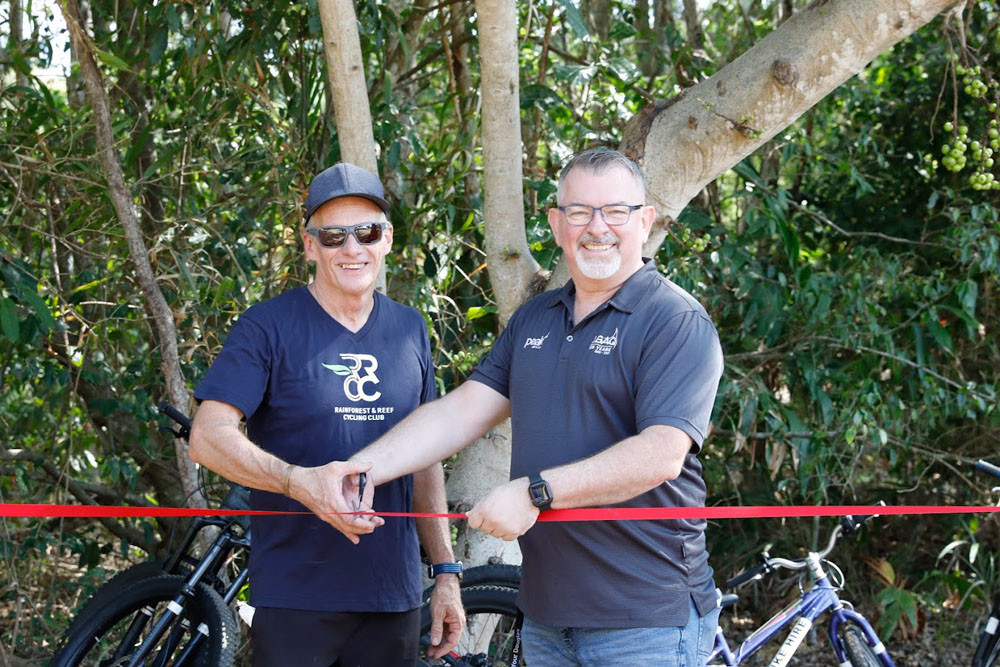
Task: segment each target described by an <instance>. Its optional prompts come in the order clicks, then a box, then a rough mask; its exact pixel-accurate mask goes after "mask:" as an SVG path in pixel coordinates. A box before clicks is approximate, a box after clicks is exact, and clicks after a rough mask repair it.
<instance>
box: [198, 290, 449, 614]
mask: <svg viewBox="0 0 1000 667" xmlns="http://www.w3.org/2000/svg"><path fill="white" fill-rule="evenodd" d="M435 395H436V390H435V385H434V368H433V365H432V362H431V355H430V342H429V339H428V335H427V324H426V322H425V321H424V318H423V317H422V316H421V315H420V314H419V313H418V312H417V311H415V310H413V309H412V308H408V307H406V306H403V305H400V304H398V303H396V302H394V301H392V300H391V299H389V298H388V297H386V296H384V295H382V294H380V293H378V292H376V293H375V305H374V308H373V309H372V312H371V315H370V316H369V318H368V322H367V323H365V325H364V327H363V328H362V329H361V330H360V331H358V332H357V333H353V332H351V331H349V330H348V329H346V328H345V327H343V326H342V325H341V324H340V323H339V322H337V321H336V320H335V319H333V318H332V317H330V315H328V314H327V313H326V311H325V310H323V308H322V307H321V306H320V305H319V303H317V302H316V300H315V299H314V298H313V296H312V294H311V293H310V292H309V290H308V288H306V287H299V288H296V289H293V290H291V291H288V292H285V293H284V294H281V295H279V296H277V297H275V298H273V299H271V300H269V301H266V302H264V303H261V304H258V305H255V306H253V307H252V308H250V309H249V310H247V311H246V313H244V314H243V316H242V317H241V318H240V319H239V321H238V322H237V323H236V325H235V326H234V327H233V330H232V332H231V333H230V334H229V337H228V338H227V339H226V343H225V345H224V346H223V348H222V351H221V352H220V353H219V356H218V357H217V358H216V360H215V363H213V364H212V367H211V368H210V369H209V371H208V373H207V374H206V375H205V378H204V380H202V382H201V384H200V385H199V386H198V389H197V391H195V398H197V399H198V400H199V401H204V400H213V401H221V402H224V403H228V404H230V405H233V406H235V407H236V408H238V409H239V410H240V411H242V412H243V414H244V416H245V417H246V419H247V435H248V436H249V438H250V440H251V441H253V442H254V443H255V444H257V445H258V446H259V447H261V448H262V449H264V450H266V451H268V452H271V453H272V454H274V455H275V456H278V457H279V458H281V459H283V460H285V461H288V462H290V463H294V464H296V465H300V466H317V465H322V464H324V463H329V462H330V461H334V460H339V461H343V460H346V459H347V458H349V457H350V456H351V455H352V454H354V453H356V452H357V451H358V450H360V449H362V448H363V447H364V446H365V445H367V444H369V443H370V442H371V441H373V440H375V439H376V438H378V437H379V436H381V435H382V434H383V433H385V432H386V431H387V430H389V429H390V428H391V427H392V426H394V425H395V424H396V423H397V422H399V421H400V420H402V419H403V418H404V417H405V416H406V415H407V414H409V413H410V412H411V411H412V410H414V409H415V408H416V407H417V406H418V405H420V404H421V403H424V402H426V401H429V400H433V399H434V397H435ZM412 500H413V479H412V477H409V476H407V477H403V478H400V479H397V480H395V481H393V482H390V483H388V484H384V485H382V486H379V487H378V490H377V491H376V493H375V510H376V511H384V512H408V511H411V507H412ZM250 504H251V507H252V508H253V509H255V510H289V511H303V510H305V509H306V508H305V507H304V506H303V505H301V504H300V503H298V502H296V501H294V500H291V499H290V498H286V497H285V496H283V495H281V494H278V493H269V492H266V491H260V490H256V489H254V490H252V491H251V494H250ZM252 531H253V533H252V534H253V547H252V549H251V552H250V602H251V604H253V605H255V606H265V607H282V608H288V609H304V610H316V611H379V612H396V611H406V610H409V609H414V608H416V607H418V606H419V605H420V585H421V579H420V555H419V547H418V545H417V535H416V527H415V524H414V521H413V519H410V518H390V519H388V520H387V521H386V523H385V525H384V526H382V527H380V528H378V529H377V530H376V531H375V532H374V533H372V534H370V535H364V536H362V538H361V544H359V545H357V546H355V545H353V544H351V543H350V542H349V541H348V540H347V538H345V537H344V536H343V535H341V534H340V533H339V532H337V531H336V530H335V529H334V528H333V527H332V526H330V525H329V524H327V523H325V522H323V521H321V520H320V519H318V518H317V517H316V516H314V515H311V514H309V515H285V516H271V517H267V516H264V517H261V516H255V517H253V519H252Z"/></svg>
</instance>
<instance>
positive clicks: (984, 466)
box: [972, 461, 1000, 667]
mask: <svg viewBox="0 0 1000 667" xmlns="http://www.w3.org/2000/svg"><path fill="white" fill-rule="evenodd" d="M976 469H977V470H980V471H982V472H985V473H989V474H991V475H993V476H994V477H996V478H997V479H1000V468H998V467H997V466H995V465H993V464H992V463H987V462H986V461H979V462H978V463H976ZM998 627H1000V592H998V593H994V594H993V609H991V610H990V618H989V620H988V621H986V627H985V628H983V633H982V634H981V635H980V636H979V645H978V646H976V652H975V653H974V654H973V655H972V667H994V665H1000V633H998V632H997V630H998Z"/></svg>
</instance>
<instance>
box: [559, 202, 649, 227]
mask: <svg viewBox="0 0 1000 667" xmlns="http://www.w3.org/2000/svg"><path fill="white" fill-rule="evenodd" d="M643 206H645V204H605V205H604V206H588V205H587V204H570V205H569V206H557V207H556V208H558V209H559V210H560V211H562V212H563V215H565V216H566V222H568V223H569V224H571V225H573V226H575V227H582V226H584V225H589V224H590V221H591V220H593V219H594V212H595V211H600V212H601V218H602V219H603V220H604V222H605V223H607V224H609V225H612V226H615V225H624V224H625V223H626V222H628V221H629V218H631V217H632V211H636V210H638V209H640V208H642V207H643Z"/></svg>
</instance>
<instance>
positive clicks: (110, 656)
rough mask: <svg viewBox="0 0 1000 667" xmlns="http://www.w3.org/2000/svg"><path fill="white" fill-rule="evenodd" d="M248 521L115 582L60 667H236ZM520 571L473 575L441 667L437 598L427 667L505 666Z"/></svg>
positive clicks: (80, 617)
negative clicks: (455, 637) (455, 642)
mask: <svg viewBox="0 0 1000 667" xmlns="http://www.w3.org/2000/svg"><path fill="white" fill-rule="evenodd" d="M160 411H161V412H163V413H164V414H166V415H168V416H169V417H170V418H171V419H173V420H174V421H175V422H176V423H177V424H178V425H179V428H178V429H176V430H174V429H166V430H169V431H171V432H172V433H173V434H174V435H175V436H176V437H180V438H187V437H188V435H189V434H190V427H191V421H190V419H189V418H188V417H187V416H186V415H184V414H183V413H181V412H179V411H177V410H176V409H174V408H173V407H172V406H170V405H168V404H165V403H164V404H161V405H160ZM249 498H250V496H249V490H248V489H246V488H245V487H243V486H239V485H235V484H234V485H231V487H230V491H229V493H228V494H227V496H226V497H225V499H224V500H223V501H222V503H221V507H222V508H224V509H236V510H247V509H249ZM209 527H212V528H213V529H214V530H215V531H216V534H215V536H214V538H213V539H212V541H211V544H210V545H209V547H208V548H207V549H206V550H205V551H204V553H203V554H202V555H200V556H196V555H195V551H196V544H198V537H199V535H200V534H201V533H202V531H204V530H206V529H209ZM250 545H251V541H250V529H249V517H248V516H226V517H195V518H194V519H193V520H192V522H191V524H190V526H189V527H188V530H187V531H186V533H185V534H184V537H183V538H182V539H181V540H180V541H179V542H178V544H177V546H176V547H174V548H173V549H171V552H170V555H169V556H168V557H167V559H166V560H163V561H149V562H144V563H139V564H137V565H134V566H132V567H130V568H128V569H126V570H124V571H122V572H120V573H119V574H117V575H116V576H115V577H113V578H112V579H110V580H109V581H108V582H107V583H106V584H105V585H104V586H102V587H101V588H99V589H98V590H97V591H96V592H95V593H94V595H93V596H92V597H91V598H90V599H89V600H88V601H87V602H86V603H85V604H84V605H83V607H81V608H80V610H79V611H78V612H77V614H76V617H75V618H74V620H73V622H72V623H71V624H70V626H69V628H67V630H66V631H65V632H64V633H63V636H62V638H61V640H60V642H59V645H58V648H57V651H56V654H55V656H54V657H53V659H52V662H51V663H50V664H51V665H52V667H76V666H78V665H101V666H102V667H104V666H108V667H111V666H114V667H124V666H126V665H128V666H135V665H154V666H157V667H167V666H180V665H196V666H198V667H201V666H205V667H229V666H231V665H233V664H234V660H235V656H236V649H237V645H238V642H239V631H238V626H237V621H236V619H235V615H234V613H233V610H232V608H231V605H232V603H233V601H234V600H235V599H236V597H237V595H238V593H239V592H240V590H241V589H242V588H243V587H244V585H246V583H247V578H248V575H249V570H248V569H247V567H246V561H247V556H248V554H249V550H250ZM520 578H521V572H520V568H519V567H517V566H513V565H504V564H497V565H483V566H478V567H472V568H469V569H468V570H466V572H465V575H464V577H463V579H462V602H463V604H464V605H465V609H466V615H467V619H468V623H467V628H466V631H465V633H463V638H462V642H461V643H460V645H459V646H458V647H456V650H455V651H452V652H451V653H450V654H449V655H447V656H445V657H444V658H442V659H439V660H431V659H429V658H426V657H423V651H424V650H425V648H426V647H427V646H428V645H429V643H430V639H429V635H430V625H431V618H430V607H429V600H430V594H431V591H432V590H433V589H432V588H428V589H427V590H425V591H424V594H423V598H422V599H423V605H422V607H421V645H422V647H424V648H422V649H421V654H422V658H421V659H422V661H423V664H426V665H452V666H458V665H466V666H468V667H487V666H490V665H505V664H509V662H505V661H504V660H506V658H504V657H503V656H505V655H507V653H509V652H510V650H511V649H510V647H511V646H512V639H513V624H514V623H513V620H514V616H515V614H516V609H515V607H514V598H515V596H516V589H517V585H518V583H519V582H520Z"/></svg>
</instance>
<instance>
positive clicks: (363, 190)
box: [306, 162, 390, 224]
mask: <svg viewBox="0 0 1000 667" xmlns="http://www.w3.org/2000/svg"><path fill="white" fill-rule="evenodd" d="M337 197H364V198H365V199H368V200H370V201H372V202H374V203H375V204H376V205H378V207H379V208H380V209H382V211H384V212H385V214H386V215H389V208H390V206H389V202H387V201H386V200H385V194H384V192H383V191H382V181H380V180H379V179H378V176H376V175H375V174H373V173H371V172H370V171H368V170H367V169H362V168H361V167H359V166H357V165H353V164H350V163H348V162H338V163H337V164H335V165H333V166H332V167H330V168H329V169H324V170H323V171H321V172H319V173H318V174H316V177H315V178H313V180H312V183H310V184H309V195H308V196H307V197H306V223H307V224H308V222H309V218H310V217H312V214H313V213H315V212H316V209H318V208H319V207H320V206H322V205H323V204H325V203H327V202H328V201H330V200H331V199H336V198H337Z"/></svg>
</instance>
